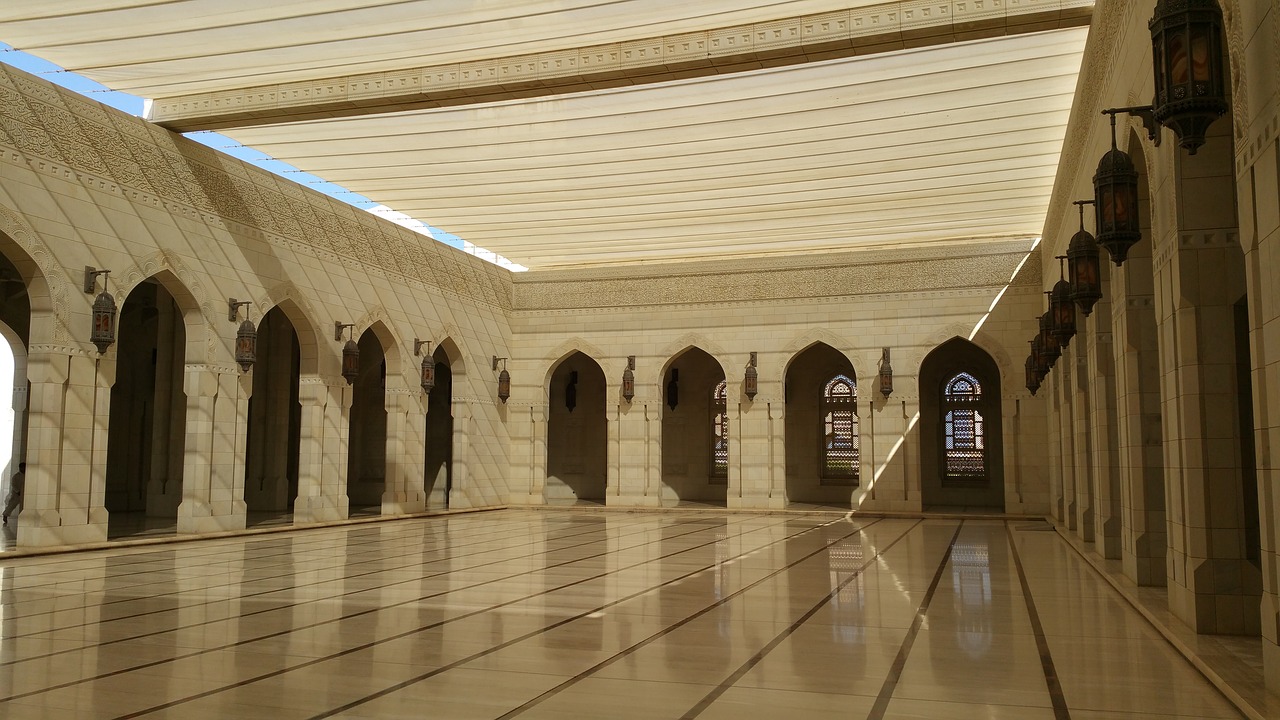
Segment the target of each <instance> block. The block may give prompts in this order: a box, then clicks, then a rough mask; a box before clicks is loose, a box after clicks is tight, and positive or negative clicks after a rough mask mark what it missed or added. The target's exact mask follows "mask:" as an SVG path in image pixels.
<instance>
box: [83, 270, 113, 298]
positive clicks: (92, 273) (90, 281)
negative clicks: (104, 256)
mask: <svg viewBox="0 0 1280 720" xmlns="http://www.w3.org/2000/svg"><path fill="white" fill-rule="evenodd" d="M99 275H107V276H110V275H111V271H110V270H98V269H97V268H95V267H93V266H92V265H85V266H84V286H83V288H82V289H83V290H84V294H85V295H92V294H93V291H94V290H96V289H97V288H96V287H95V285H96V283H97V280H98V276H99ZM106 290H107V285H106V281H105V280H104V281H103V284H102V291H103V292H106Z"/></svg>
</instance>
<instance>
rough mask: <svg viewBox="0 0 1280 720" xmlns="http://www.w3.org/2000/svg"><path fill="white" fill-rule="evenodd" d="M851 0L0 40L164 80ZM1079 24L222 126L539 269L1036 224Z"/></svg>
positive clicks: (533, 8) (135, 23) (62, 11)
mask: <svg viewBox="0 0 1280 720" xmlns="http://www.w3.org/2000/svg"><path fill="white" fill-rule="evenodd" d="M849 4H850V3H848V2H833V1H826V0H809V1H806V2H764V1H763V0H757V1H756V2H743V1H742V0H700V1H699V2H695V3H653V2H643V1H639V0H633V1H623V0H620V1H615V2H601V1H596V2H591V1H589V0H557V1H554V2H553V1H551V0H522V1H518V2H517V1H514V0H508V1H506V2H502V3H493V2H481V1H475V2H461V1H458V2H432V3H426V2H374V1H373V0H365V1H364V2H337V1H336V0H306V1H305V2H276V3H274V4H266V3H248V2H239V1H238V0H237V1H236V2H229V1H227V0H224V1H223V2H209V3H205V2H159V3H157V2H148V1H147V0H132V1H131V2H130V1H127V0H116V1H115V2H99V3H86V2H70V1H66V2H63V1H53V0H46V1H45V2H43V3H35V4H30V5H32V7H31V8H30V9H28V8H25V7H24V8H17V7H10V8H9V9H8V10H4V11H0V15H22V16H24V18H25V19H23V18H16V19H8V18H4V17H0V27H3V28H4V29H3V31H2V32H3V33H4V34H5V36H4V37H0V40H4V41H6V42H11V43H13V44H14V45H15V46H16V47H19V48H20V49H24V50H29V51H30V52H33V53H36V54H40V55H43V56H45V57H47V58H49V59H51V60H53V61H55V62H58V63H60V64H63V65H64V66H66V67H68V68H69V69H73V70H78V71H81V72H84V73H85V74H87V75H89V76H90V77H93V78H94V79H97V80H100V81H102V82H104V83H106V84H108V85H109V86H111V87H113V88H117V89H123V90H130V91H133V92H137V93H140V94H143V95H144V96H148V97H158V96H163V95H166V94H170V95H171V94H175V93H192V92H202V91H209V90H225V89H231V88H235V87H242V86H244V85H246V84H259V83H263V82H276V81H279V82H293V81H298V80H309V79H315V78H321V77H332V76H334V75H335V74H341V73H344V72H355V71H357V70H358V71H359V72H369V71H371V70H375V69H377V68H383V67H385V68H392V67H396V66H403V65H405V64H406V63H412V64H416V65H424V64H438V63H444V62H459V61H465V60H468V59H474V58H477V57H495V56H505V55H509V54H512V53H528V52H545V51H549V50H553V49H555V48H561V47H573V46H581V45H586V44H588V43H592V44H598V43H601V42H610V41H615V40H620V39H625V38H627V37H636V36H653V35H660V34H664V33H671V32H686V31H691V30H696V29H698V28H706V27H715V26H722V25H726V24H731V23H751V22H757V21H761V20H764V19H770V18H777V17H781V16H790V15H799V14H804V13H810V12H825V11H829V10H832V9H833V8H837V7H847V6H848V5H849ZM854 4H859V3H854ZM861 4H869V3H861ZM14 5H17V3H15V4H14ZM87 6H90V7H91V8H92V9H93V10H94V12H86V7H87ZM744 6H745V7H744ZM200 8H218V9H219V10H218V11H217V12H216V13H208V12H206V13H202V12H200V11H199V9H200ZM352 8H357V9H352ZM35 15H40V16H41V17H39V18H36V17H34V16H35ZM113 26H114V30H115V32H112V29H113ZM122 27H127V28H128V29H129V31H128V32H125V33H121V32H120V29H121V28H122ZM15 29H16V31H15ZM1086 34H1087V29H1085V28H1072V29H1064V30H1054V31H1049V32H1041V33H1031V34H1019V35H1011V36H1004V37H998V38H990V39H984V40H977V41H971V42H956V43H952V44H946V45H933V46H929V47H923V48H919V49H911V50H899V51H894V52H888V53H879V54H871V55H865V56H859V57H849V58H840V59H835V60H826V61H820V62H806V63H800V64H792V65H787V66H785V67H777V68H771V69H756V70H750V71H745V72H734V73H729V74H724V75H710V76H703V77H694V78H690V79H684V80H664V81H662V82H657V83H652V84H645V85H634V86H629V87H621V88H613V89H606V90H595V91H590V92H582V93H573V94H564V95H554V96H550V97H539V98H534V99H527V100H516V99H513V100H505V101H501V102H489V103H484V104H476V105H466V106H461V107H445V108H434V109H423V110H412V111H406V112H396V113H386V114H378V115H364V116H358V117H344V118H328V119H322V120H310V121H303V122H291V123H281V124H276V125H263V126H256V127H247V128H240V129H232V130H226V131H224V132H226V133H227V134H228V135H231V136H232V137H234V138H235V139H237V140H238V141H240V142H243V143H244V144H246V145H249V146H252V147H256V148H259V149H261V150H263V151H264V152H266V153H268V154H270V155H272V156H274V157H277V158H279V159H281V160H285V161H288V162H290V163H292V164H293V165H295V166H297V167H298V168H301V169H303V170H305V171H308V172H311V173H314V174H316V175H319V176H320V177H323V178H325V179H327V180H331V181H333V182H336V183H339V184H341V185H344V186H346V187H347V188H349V189H351V190H354V191H356V192H359V193H361V194H363V195H365V196H367V197H369V198H370V199H373V200H375V201H378V202H380V203H383V204H385V205H387V206H389V207H391V208H393V209H395V210H398V211H401V212H404V213H406V214H408V215H410V216H412V217H415V218H417V219H420V220H422V221H424V222H427V223H429V224H431V225H434V226H436V227H440V228H443V229H445V230H448V231H449V232H452V233H455V234H457V235H459V236H461V237H463V238H465V239H466V240H468V241H469V242H472V243H474V244H476V245H478V246H481V247H485V248H488V249H490V250H492V251H494V252H497V253H499V254H502V255H505V256H506V257H508V258H510V259H511V260H513V261H515V262H517V263H521V264H523V265H526V266H528V267H530V268H545V267H565V266H575V265H599V264H607V263H621V262H635V261H640V260H673V259H686V258H698V257H718V258H726V257H735V256H744V255H758V254H772V253H786V254H794V253H799V252H816V251H832V250H847V249H854V248H860V247H868V246H888V245H894V246H896V245H912V244H916V243H921V242H956V243H959V242H972V241H981V240H986V239H992V238H1007V237H1028V238H1029V237H1034V236H1036V235H1038V234H1039V233H1040V230H1041V227H1042V225H1043V223H1044V218H1045V214H1046V210H1047V203H1048V198H1049V194H1050V191H1051V186H1052V183H1053V179H1054V174H1055V171H1056V167H1057V162H1058V155H1059V152H1060V150H1061V147H1062V140H1063V133H1064V130H1065V126H1066V122H1067V117H1068V114H1069V111H1070V106H1071V102H1072V98H1073V95H1074V90H1075V84H1076V74H1077V72H1078V70H1079V66H1080V59H1081V55H1082V52H1083V48H1084V41H1085V37H1086ZM424 48H429V49H426V50H424Z"/></svg>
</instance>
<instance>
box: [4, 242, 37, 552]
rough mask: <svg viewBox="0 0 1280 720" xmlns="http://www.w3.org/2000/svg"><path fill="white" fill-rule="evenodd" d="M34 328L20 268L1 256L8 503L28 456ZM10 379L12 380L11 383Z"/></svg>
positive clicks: (11, 525) (8, 528)
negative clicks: (29, 352) (15, 478)
mask: <svg viewBox="0 0 1280 720" xmlns="http://www.w3.org/2000/svg"><path fill="white" fill-rule="evenodd" d="M30 328H31V302H30V300H29V298H28V296H27V285H26V282H25V281H24V280H23V279H22V275H21V274H19V272H18V269H17V267H16V266H15V265H14V264H13V263H12V262H11V261H10V260H9V259H8V258H7V257H5V256H4V255H0V336H3V338H4V339H3V341H2V342H3V344H4V345H5V347H4V348H0V353H3V355H4V357H3V358H0V361H2V364H3V368H2V369H0V389H3V388H7V390H0V502H7V501H8V499H9V493H10V491H11V482H12V479H13V475H14V473H16V472H17V471H18V463H21V462H23V461H24V460H25V456H26V434H27V433H26V431H27V422H26V419H27V414H26V399H27V390H28V382H27V361H26V358H27V346H28V342H29V338H30ZM10 378H12V382H11V383H10ZM22 507H23V506H22V505H21V504H20V505H19V506H18V508H16V509H15V514H14V515H13V516H11V517H10V518H9V522H8V523H7V524H5V525H4V527H3V529H2V530H0V533H3V534H2V535H0V549H3V548H6V547H11V546H13V545H14V544H15V542H16V539H17V526H18V522H19V519H18V518H19V516H20V515H21V510H22Z"/></svg>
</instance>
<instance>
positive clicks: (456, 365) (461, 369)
mask: <svg viewBox="0 0 1280 720" xmlns="http://www.w3.org/2000/svg"><path fill="white" fill-rule="evenodd" d="M453 338H454V336H453V335H451V334H450V335H445V336H444V338H443V339H441V340H440V341H439V342H437V343H436V349H438V350H440V351H442V352H443V353H444V354H445V356H446V357H447V358H448V359H449V370H450V371H451V372H452V373H453V375H454V377H455V378H456V377H458V376H459V375H466V374H467V370H466V367H467V360H466V357H467V356H466V353H464V352H463V350H462V346H461V345H460V344H459V343H458V341H457V340H454V339H453Z"/></svg>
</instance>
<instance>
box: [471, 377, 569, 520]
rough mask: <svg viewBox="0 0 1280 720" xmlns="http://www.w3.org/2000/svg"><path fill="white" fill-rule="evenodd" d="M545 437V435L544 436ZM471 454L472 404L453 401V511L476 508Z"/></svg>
mask: <svg viewBox="0 0 1280 720" xmlns="http://www.w3.org/2000/svg"><path fill="white" fill-rule="evenodd" d="M543 437H545V433H544V435H543ZM470 452H471V403H470V402H468V401H466V400H459V399H456V398H455V399H454V401H453V487H451V488H450V489H449V507H450V508H453V509H460V508H469V507H474V506H475V503H473V502H472V500H471V497H470V494H469V493H470V492H471V488H470V485H471V482H470V479H471V478H470V463H471V459H470V455H469V453H470ZM542 456H543V461H542V462H543V475H542V476H543V477H546V451H545V450H544V451H543V453H542Z"/></svg>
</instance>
